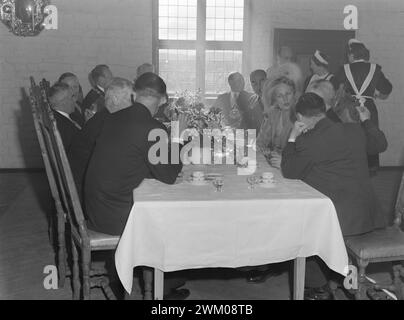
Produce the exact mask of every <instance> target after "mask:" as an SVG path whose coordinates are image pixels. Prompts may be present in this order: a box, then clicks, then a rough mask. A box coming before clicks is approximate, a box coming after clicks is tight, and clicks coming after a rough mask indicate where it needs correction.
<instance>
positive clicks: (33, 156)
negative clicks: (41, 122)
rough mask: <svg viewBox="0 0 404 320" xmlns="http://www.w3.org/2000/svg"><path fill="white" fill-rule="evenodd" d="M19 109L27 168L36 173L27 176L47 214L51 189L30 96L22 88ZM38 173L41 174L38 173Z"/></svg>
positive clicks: (16, 115)
mask: <svg viewBox="0 0 404 320" xmlns="http://www.w3.org/2000/svg"><path fill="white" fill-rule="evenodd" d="M19 107H20V108H19V110H16V114H15V119H16V126H17V128H18V138H19V142H20V148H21V151H22V156H23V158H24V164H25V168H27V169H30V171H31V170H32V171H35V172H36V173H31V172H30V173H29V174H27V176H28V177H29V183H30V185H31V186H32V188H33V190H34V191H35V194H36V198H37V199H38V201H39V202H40V206H41V208H42V209H43V210H44V212H47V211H48V210H49V203H51V202H49V198H48V196H49V195H50V189H49V185H48V183H47V180H46V174H45V171H44V169H43V168H44V165H43V162H42V156H41V149H40V146H39V142H38V138H37V135H36V131H35V126H34V120H33V117H32V111H31V110H32V109H31V104H30V99H29V94H28V92H27V89H26V88H21V100H20V102H19ZM38 171H40V172H39V173H38Z"/></svg>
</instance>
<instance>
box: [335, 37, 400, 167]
mask: <svg viewBox="0 0 404 320" xmlns="http://www.w3.org/2000/svg"><path fill="white" fill-rule="evenodd" d="M347 54H348V61H349V64H345V65H344V66H343V67H341V69H340V70H339V72H338V73H337V74H336V76H335V80H334V84H335V85H337V86H338V87H340V86H344V87H345V90H346V91H347V92H348V93H349V94H351V95H352V96H353V97H355V98H356V99H357V103H358V105H360V106H365V107H366V108H368V109H369V111H370V120H371V121H372V122H373V123H374V124H375V125H376V126H378V125H379V116H378V112H377V108H376V104H375V99H383V100H384V99H387V98H388V96H389V95H390V93H391V91H392V90H393V86H392V84H391V83H390V81H389V80H388V79H387V78H386V77H385V75H384V74H383V72H382V67H381V66H380V65H378V64H375V63H370V62H369V59H370V52H369V50H368V49H367V48H366V46H365V45H364V44H363V43H362V42H360V41H358V40H356V39H352V40H350V41H349V42H348V53H347ZM368 162H369V168H370V170H371V172H375V171H376V170H377V168H378V167H379V156H378V155H376V156H370V157H369V158H368Z"/></svg>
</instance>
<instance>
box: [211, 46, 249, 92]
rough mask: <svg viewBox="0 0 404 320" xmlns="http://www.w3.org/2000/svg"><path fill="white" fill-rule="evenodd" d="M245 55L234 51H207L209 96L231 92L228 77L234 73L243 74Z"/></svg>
mask: <svg viewBox="0 0 404 320" xmlns="http://www.w3.org/2000/svg"><path fill="white" fill-rule="evenodd" d="M242 59H243V54H242V52H241V51H233V50H207V51H206V78H205V86H206V93H207V94H219V93H223V92H226V91H229V86H228V84H227V77H228V75H229V73H231V72H233V71H238V72H241V68H242Z"/></svg>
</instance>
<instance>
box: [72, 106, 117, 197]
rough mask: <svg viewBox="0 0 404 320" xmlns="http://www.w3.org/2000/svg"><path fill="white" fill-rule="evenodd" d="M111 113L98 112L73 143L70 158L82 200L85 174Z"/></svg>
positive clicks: (105, 111)
mask: <svg viewBox="0 0 404 320" xmlns="http://www.w3.org/2000/svg"><path fill="white" fill-rule="evenodd" d="M109 114H110V113H109V111H108V110H107V109H104V110H102V111H100V112H97V113H96V114H95V115H94V116H93V117H92V118H91V119H90V120H88V121H87V122H86V124H85V125H84V127H83V128H82V129H81V131H80V132H79V134H77V135H76V136H75V137H74V138H73V141H72V144H71V147H70V150H69V153H68V155H67V156H68V158H69V162H70V167H71V169H72V173H73V177H74V181H75V182H76V187H77V191H78V193H79V196H80V198H81V199H82V190H83V182H84V177H85V173H86V171H87V167H88V163H89V162H90V158H91V155H92V154H93V151H94V147H95V143H96V140H97V138H98V136H99V135H100V133H101V129H102V127H103V126H104V122H105V119H106V118H107V117H108V115H109Z"/></svg>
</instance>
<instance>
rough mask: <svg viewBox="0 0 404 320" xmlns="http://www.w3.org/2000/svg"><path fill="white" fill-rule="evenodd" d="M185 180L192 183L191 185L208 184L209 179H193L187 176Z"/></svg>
mask: <svg viewBox="0 0 404 320" xmlns="http://www.w3.org/2000/svg"><path fill="white" fill-rule="evenodd" d="M187 181H188V183H189V184H192V185H193V186H207V185H208V184H210V181H208V180H206V179H205V180H200V181H197V180H193V179H191V178H189V179H188V180H187Z"/></svg>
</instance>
